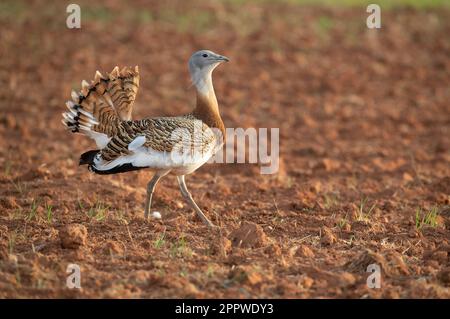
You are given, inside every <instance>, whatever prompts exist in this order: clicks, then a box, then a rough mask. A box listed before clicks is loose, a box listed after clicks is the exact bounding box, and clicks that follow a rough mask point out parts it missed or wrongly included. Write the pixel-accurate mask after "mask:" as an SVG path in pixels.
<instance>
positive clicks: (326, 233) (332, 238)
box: [320, 227, 337, 245]
mask: <svg viewBox="0 0 450 319" xmlns="http://www.w3.org/2000/svg"><path fill="white" fill-rule="evenodd" d="M321 235H322V237H321V238H320V242H321V243H322V244H323V245H332V244H334V243H336V242H337V238H336V235H335V234H334V233H333V231H332V230H331V229H330V228H328V227H322V229H321Z"/></svg>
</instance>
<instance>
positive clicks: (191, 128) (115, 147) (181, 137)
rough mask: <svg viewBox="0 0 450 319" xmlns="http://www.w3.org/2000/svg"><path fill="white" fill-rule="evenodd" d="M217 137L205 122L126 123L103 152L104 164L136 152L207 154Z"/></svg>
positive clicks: (187, 118)
mask: <svg viewBox="0 0 450 319" xmlns="http://www.w3.org/2000/svg"><path fill="white" fill-rule="evenodd" d="M215 137H216V136H215V133H214V132H213V131H212V130H211V129H210V128H209V127H208V126H207V125H206V124H204V123H203V122H202V121H200V120H197V119H195V118H194V117H192V116H180V117H159V118H152V119H144V120H138V121H125V122H122V123H121V124H120V126H119V130H118V132H117V134H116V135H115V136H114V137H113V138H112V139H111V141H110V142H109V143H108V145H106V147H105V148H103V149H102V150H101V152H100V156H101V159H102V160H103V161H104V162H111V161H113V160H114V159H116V158H118V157H120V156H126V155H129V154H131V153H133V152H136V151H138V150H139V151H142V147H143V148H144V150H145V149H147V150H151V151H157V152H169V153H170V152H173V151H174V150H176V151H178V152H180V153H183V152H186V151H187V150H190V151H197V152H205V151H206V150H209V149H210V147H211V145H212V144H213V142H214V139H215Z"/></svg>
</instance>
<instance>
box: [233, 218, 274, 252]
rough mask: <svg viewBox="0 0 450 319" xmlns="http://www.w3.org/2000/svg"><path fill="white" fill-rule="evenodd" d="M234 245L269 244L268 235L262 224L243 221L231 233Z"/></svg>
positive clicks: (247, 246)
mask: <svg viewBox="0 0 450 319" xmlns="http://www.w3.org/2000/svg"><path fill="white" fill-rule="evenodd" d="M230 239H231V242H232V244H233V246H234V247H241V248H259V247H262V246H264V245H266V244H267V242H268V240H267V236H266V234H265V233H264V230H263V229H262V227H261V226H259V225H257V224H255V223H252V222H243V223H242V224H241V226H240V227H239V228H237V229H235V230H234V231H233V232H231V234H230Z"/></svg>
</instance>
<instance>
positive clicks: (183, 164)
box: [94, 143, 216, 175]
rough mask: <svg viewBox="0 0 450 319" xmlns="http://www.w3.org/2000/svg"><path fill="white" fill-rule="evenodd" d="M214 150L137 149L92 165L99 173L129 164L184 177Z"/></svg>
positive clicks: (210, 148) (213, 148) (207, 158)
mask: <svg viewBox="0 0 450 319" xmlns="http://www.w3.org/2000/svg"><path fill="white" fill-rule="evenodd" d="M212 144H213V143H212ZM215 149H216V148H215V147H214V145H211V147H209V148H208V149H203V150H201V151H197V152H192V153H191V152H184V153H180V151H178V150H174V151H172V152H161V151H156V150H154V149H151V148H148V147H139V148H138V149H136V150H135V151H134V152H133V154H130V155H126V156H121V157H119V158H116V159H115V160H113V161H111V162H104V161H103V160H102V159H101V158H100V159H98V160H97V159H96V160H94V164H95V168H96V169H97V170H101V171H106V170H110V169H113V168H114V167H116V166H120V165H124V164H131V165H133V166H134V167H148V168H151V169H154V170H171V171H172V172H173V173H175V174H176V175H186V174H190V173H192V172H194V171H195V170H196V169H197V168H199V167H200V166H202V165H203V164H205V163H206V162H207V161H208V160H209V158H210V157H211V156H212V155H213V154H214V150H215Z"/></svg>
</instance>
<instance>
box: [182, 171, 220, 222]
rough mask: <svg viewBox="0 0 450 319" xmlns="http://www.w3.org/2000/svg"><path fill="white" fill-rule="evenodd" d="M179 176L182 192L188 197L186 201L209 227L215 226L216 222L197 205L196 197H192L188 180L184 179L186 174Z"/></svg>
mask: <svg viewBox="0 0 450 319" xmlns="http://www.w3.org/2000/svg"><path fill="white" fill-rule="evenodd" d="M177 178H178V184H180V189H181V194H183V197H184V198H185V199H186V201H187V202H188V203H189V204H190V205H191V207H192V208H193V209H194V210H195V212H196V213H197V215H198V217H200V219H201V220H202V221H203V222H204V223H205V224H206V225H207V226H209V227H215V226H214V224H213V223H212V222H211V221H210V220H209V219H208V217H206V216H205V214H203V212H202V210H201V209H200V208H199V207H198V206H197V204H196V203H195V201H194V199H193V198H192V195H191V193H189V191H188V189H187V187H186V182H185V180H184V175H181V176H177Z"/></svg>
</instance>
